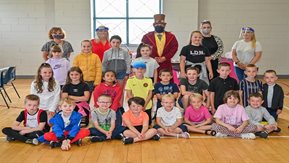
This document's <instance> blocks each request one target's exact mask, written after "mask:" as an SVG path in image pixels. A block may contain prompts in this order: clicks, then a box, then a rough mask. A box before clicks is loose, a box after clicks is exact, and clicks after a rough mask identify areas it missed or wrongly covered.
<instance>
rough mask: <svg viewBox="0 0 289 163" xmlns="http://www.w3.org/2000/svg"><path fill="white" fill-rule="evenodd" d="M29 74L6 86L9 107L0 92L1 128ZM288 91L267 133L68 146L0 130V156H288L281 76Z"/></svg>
mask: <svg viewBox="0 0 289 163" xmlns="http://www.w3.org/2000/svg"><path fill="white" fill-rule="evenodd" d="M31 81H32V80H28V79H17V80H16V81H15V82H14V83H15V85H16V87H17V89H18V91H19V93H20V95H21V99H18V97H17V96H16V93H15V92H14V90H13V88H12V87H6V88H7V91H8V94H9V95H10V97H11V99H12V103H10V106H11V108H10V109H7V108H6V106H5V105H4V101H3V99H2V98H0V128H1V129H2V128H3V127H6V126H10V125H11V124H12V123H13V121H14V120H15V119H16V117H17V115H18V114H19V112H20V111H21V110H22V106H23V97H24V96H25V95H27V94H28V93H29V89H30V83H31ZM279 84H280V85H281V86H282V87H283V89H284V92H285V94H286V97H285V107H284V111H283V113H282V114H281V115H280V118H279V121H278V123H279V126H280V127H281V129H282V131H281V132H280V133H278V134H277V133H274V134H271V135H270V137H269V138H268V139H261V138H257V139H255V140H242V139H238V138H215V137H211V136H206V135H201V134H191V138H190V139H176V138H162V139H161V140H160V141H158V142H157V141H146V142H141V143H135V144H132V145H123V144H122V143H121V142H120V141H119V140H112V141H107V142H103V143H93V144H92V143H90V142H89V141H88V140H84V142H83V146H81V147H78V146H75V145H73V146H72V149H71V150H70V151H65V152H64V151H61V150H60V149H59V148H56V149H50V147H49V146H48V145H45V144H40V145H38V146H32V145H28V144H24V143H19V142H11V143H8V142H7V141H6V139H5V137H4V135H3V134H2V132H1V133H0V161H1V163H7V162H9V163H10V162H23V163H25V162H41V163H46V162H50V163H52V162H78V163H79V162H99V163H110V162H120V163H123V162H130V163H138V162H143V163H155V162H166V163H175V162H179V163H181V162H184V163H187V162H238V163H239V162H289V157H288V156H289V129H288V128H287V127H288V125H289V80H279Z"/></svg>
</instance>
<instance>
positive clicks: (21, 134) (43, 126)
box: [2, 94, 49, 145]
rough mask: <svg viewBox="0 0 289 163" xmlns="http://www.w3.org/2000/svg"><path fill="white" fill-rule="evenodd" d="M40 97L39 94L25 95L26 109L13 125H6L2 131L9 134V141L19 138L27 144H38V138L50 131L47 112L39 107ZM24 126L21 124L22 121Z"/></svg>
mask: <svg viewBox="0 0 289 163" xmlns="http://www.w3.org/2000/svg"><path fill="white" fill-rule="evenodd" d="M39 103H40V99H39V97H38V96H37V95H33V94H30V95H27V96H26V97H25V104H24V106H25V110H23V111H21V113H20V114H19V116H18V117H17V118H16V121H15V122H14V123H13V125H12V127H5V128H3V129H2V132H3V133H4V134H5V135H7V138H6V139H7V141H9V142H10V141H14V140H19V141H22V142H25V143H27V144H33V145H37V144H38V140H37V138H38V137H39V136H41V135H43V134H44V132H47V131H49V126H48V125H47V123H46V122H47V114H46V112H45V111H43V110H41V109H39V108H38V106H39ZM22 121H23V122H24V126H21V122H22Z"/></svg>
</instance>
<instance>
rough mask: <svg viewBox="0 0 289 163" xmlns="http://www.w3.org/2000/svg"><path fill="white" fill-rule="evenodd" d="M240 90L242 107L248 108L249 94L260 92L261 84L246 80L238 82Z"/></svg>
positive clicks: (258, 81)
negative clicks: (241, 92)
mask: <svg viewBox="0 0 289 163" xmlns="http://www.w3.org/2000/svg"><path fill="white" fill-rule="evenodd" d="M240 90H241V91H243V97H242V99H243V105H244V107H246V106H248V105H249V103H248V100H249V96H250V94H251V93H257V92H260V93H261V92H262V90H263V87H262V82H261V81H260V80H255V82H250V81H248V80H246V79H243V80H242V81H241V82H240Z"/></svg>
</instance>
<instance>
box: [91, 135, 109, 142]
mask: <svg viewBox="0 0 289 163" xmlns="http://www.w3.org/2000/svg"><path fill="white" fill-rule="evenodd" d="M104 140H105V139H104V137H102V136H92V137H91V138H90V141H91V142H102V141H104Z"/></svg>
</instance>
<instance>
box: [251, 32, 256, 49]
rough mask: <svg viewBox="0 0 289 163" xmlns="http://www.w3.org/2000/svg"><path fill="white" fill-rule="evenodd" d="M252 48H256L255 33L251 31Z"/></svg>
mask: <svg viewBox="0 0 289 163" xmlns="http://www.w3.org/2000/svg"><path fill="white" fill-rule="evenodd" d="M252 48H254V49H255V48H256V36H255V33H254V32H253V33H252Z"/></svg>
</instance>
